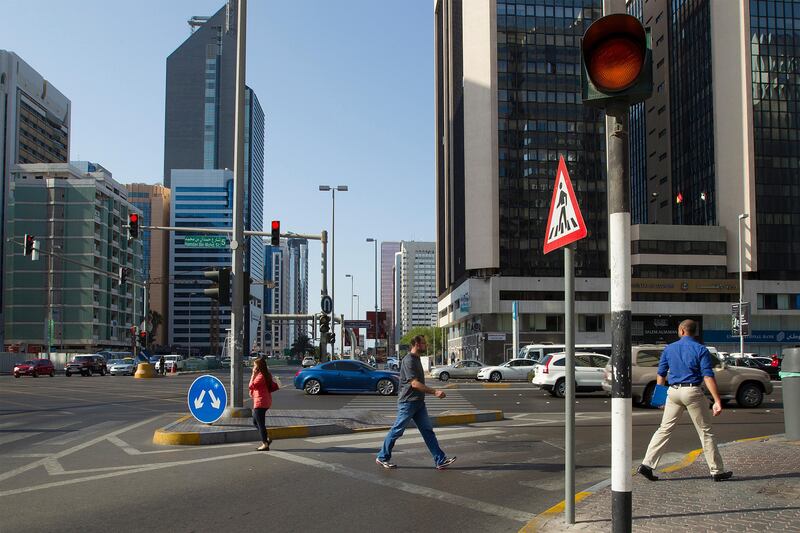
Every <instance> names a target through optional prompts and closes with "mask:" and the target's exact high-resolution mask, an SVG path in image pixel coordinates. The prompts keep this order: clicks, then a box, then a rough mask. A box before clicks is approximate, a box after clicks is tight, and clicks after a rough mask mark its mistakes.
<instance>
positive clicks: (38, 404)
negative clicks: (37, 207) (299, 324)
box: [0, 368, 783, 532]
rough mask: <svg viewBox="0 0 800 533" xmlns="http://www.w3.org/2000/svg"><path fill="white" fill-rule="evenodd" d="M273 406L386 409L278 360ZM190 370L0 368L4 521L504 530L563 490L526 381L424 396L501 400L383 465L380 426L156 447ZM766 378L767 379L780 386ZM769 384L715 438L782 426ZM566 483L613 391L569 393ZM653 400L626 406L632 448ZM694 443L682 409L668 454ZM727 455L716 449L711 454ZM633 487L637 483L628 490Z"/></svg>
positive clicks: (604, 431) (583, 482) (728, 415)
mask: <svg viewBox="0 0 800 533" xmlns="http://www.w3.org/2000/svg"><path fill="white" fill-rule="evenodd" d="M275 371H276V374H277V375H278V376H279V377H282V378H283V379H282V381H283V383H284V386H285V387H284V388H283V389H282V390H281V391H279V392H278V393H276V394H275V397H274V407H275V408H280V409H304V408H314V409H338V408H340V407H345V406H347V407H350V408H353V407H358V406H361V407H362V408H369V409H379V410H387V411H392V410H394V402H395V400H394V399H393V398H381V397H378V396H374V395H333V394H331V395H322V396H318V397H309V396H306V395H304V394H303V393H302V392H300V391H296V390H294V389H293V388H292V387H291V377H292V376H293V374H294V372H295V370H294V369H277V368H276V369H275ZM195 377H196V376H193V375H187V376H176V377H168V378H165V379H158V380H134V379H132V378H129V377H121V376H120V377H111V376H106V377H100V376H93V377H91V378H83V377H72V378H65V377H63V376H57V377H55V378H37V379H32V378H27V379H26V378H21V379H16V380H15V379H14V378H11V377H7V376H2V377H0V502H1V506H2V508H3V509H4V512H3V513H2V523H1V524H2V525H1V526H0V530H2V531H3V532H5V531H110V530H112V531H143V530H151V531H164V530H172V531H208V530H214V529H218V528H226V529H228V528H232V527H235V528H237V529H239V530H242V531H249V530H265V529H267V530H270V531H357V530H362V531H390V530H391V531H395V530H399V529H413V530H418V531H462V532H466V531H517V530H518V529H519V528H520V526H522V525H523V524H524V523H525V522H526V521H527V520H528V519H530V518H532V517H533V516H534V515H536V514H537V513H539V512H541V511H543V510H545V509H547V508H549V507H550V506H552V505H553V504H555V503H558V502H559V501H561V500H562V499H563V448H564V427H563V401H561V400H557V399H555V398H551V397H550V396H549V394H546V393H542V392H541V391H538V390H535V389H533V388H531V386H530V385H527V384H517V385H512V386H511V387H509V388H497V389H495V388H484V387H482V386H479V385H477V384H473V383H468V382H461V383H458V384H459V388H457V389H451V390H448V398H446V399H445V400H437V399H434V398H430V399H429V400H428V404H429V406H430V407H431V409H442V408H444V406H443V405H441V404H440V405H439V406H437V402H442V404H443V403H445V402H449V403H448V404H447V405H448V406H455V405H461V406H467V405H469V406H474V407H475V408H479V409H502V410H504V412H505V413H506V417H507V419H506V420H504V421H501V422H492V423H485V424H473V425H469V426H454V427H447V428H440V429H439V430H437V433H438V435H439V439H440V442H441V445H442V448H443V449H444V450H445V451H446V452H447V453H448V454H449V455H456V456H458V461H457V462H456V463H455V464H454V465H453V467H452V468H451V469H449V470H446V471H437V470H435V469H434V468H432V460H431V458H430V455H429V453H428V451H427V449H426V448H425V446H424V443H422V440H421V438H420V437H419V435H418V434H415V432H414V431H411V430H409V431H407V432H406V435H405V436H404V437H403V438H402V439H401V440H400V441H399V442H398V445H397V447H396V449H395V455H394V457H393V461H395V462H396V463H398V465H399V468H398V469H397V470H393V471H387V470H384V469H382V468H380V467H378V466H377V465H375V463H374V456H375V453H376V451H377V448H378V447H379V446H380V443H381V441H382V438H383V434H382V433H378V434H376V433H362V434H350V435H339V436H329V437H316V438H306V439H292V440H281V441H276V442H274V443H273V446H272V449H273V451H271V452H267V453H263V452H255V451H254V447H255V446H254V444H252V443H244V444H235V445H222V446H210V447H160V446H154V445H153V444H152V443H151V440H152V435H153V431H154V430H155V429H157V428H159V427H161V426H163V425H165V424H167V423H169V422H171V421H173V420H175V419H176V418H177V417H178V416H181V415H183V414H185V413H186V411H187V410H186V391H187V389H188V387H189V385H190V384H191V382H192V380H193V379H194V378H195ZM778 387H779V384H778ZM780 393H781V389H780V388H776V392H775V393H774V394H773V395H771V396H769V397H767V401H766V402H765V404H764V405H763V406H762V407H761V408H759V409H752V410H745V409H737V408H736V407H735V404H734V405H732V406H731V408H730V409H726V410H725V411H724V412H723V414H722V416H720V417H719V418H717V419H715V425H714V427H715V431H716V433H717V435H718V439H719V441H720V442H725V441H731V440H734V439H738V438H745V437H753V436H761V435H768V434H775V433H782V432H783V412H782V408H781V407H782V406H781V394H780ZM578 402H579V403H578V405H577V410H578V415H577V431H576V437H577V443H576V446H577V450H578V459H577V471H576V478H577V485H578V489H579V490H580V489H581V488H585V487H588V486H590V485H592V484H594V483H596V482H599V481H602V480H604V479H606V478H608V477H609V468H610V462H609V461H610V459H609V457H610V413H609V408H610V403H609V400H608V399H607V398H606V397H604V396H603V395H601V394H589V395H579V398H578ZM660 415H661V412H660V411H657V410H650V409H639V408H635V409H634V417H633V420H634V432H633V445H634V451H633V456H634V460H636V459H638V458H641V457H642V456H643V455H644V450H645V448H646V446H647V443H648V441H649V439H650V436H651V435H652V433H653V431H654V430H655V428H656V427H657V425H658V422H659V420H660ZM697 447H699V442H698V439H697V435H696V433H695V431H694V428H693V427H692V425H691V422H690V421H689V419H688V416H685V418H684V420H683V421H682V424H681V425H680V426H679V428H678V430H677V431H676V433H675V435H674V437H673V440H672V442H671V443H670V445H669V447H668V450H669V452H672V453H675V454H680V453H685V452H686V451H689V450H691V449H695V448H697ZM723 456H724V453H723ZM634 497H635V495H634Z"/></svg>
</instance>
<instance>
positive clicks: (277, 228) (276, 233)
mask: <svg viewBox="0 0 800 533" xmlns="http://www.w3.org/2000/svg"><path fill="white" fill-rule="evenodd" d="M270 237H271V238H270V244H271V245H272V246H280V245H281V221H280V220H273V221H272V235H271V236H270Z"/></svg>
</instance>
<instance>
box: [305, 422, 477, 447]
mask: <svg viewBox="0 0 800 533" xmlns="http://www.w3.org/2000/svg"><path fill="white" fill-rule="evenodd" d="M464 429H465V428H464V426H456V427H447V428H436V430H435V431H436V433H444V432H447V431H464ZM380 433H381V432H379V431H369V432H366V433H348V434H347V435H334V436H332V437H308V438H306V440H307V441H308V442H313V443H314V444H324V443H327V442H342V441H350V440H363V439H373V438H375V435H380ZM405 434H406V435H409V434H411V435H419V434H420V432H419V430H418V429H413V428H408V429H407V430H406V432H405Z"/></svg>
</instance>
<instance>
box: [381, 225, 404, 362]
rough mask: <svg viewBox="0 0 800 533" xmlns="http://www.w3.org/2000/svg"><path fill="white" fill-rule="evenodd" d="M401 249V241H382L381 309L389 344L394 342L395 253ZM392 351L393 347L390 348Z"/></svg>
mask: <svg viewBox="0 0 800 533" xmlns="http://www.w3.org/2000/svg"><path fill="white" fill-rule="evenodd" d="M399 251H400V243H399V242H392V241H384V242H382V243H381V308H380V310H381V311H384V312H385V313H386V323H385V327H386V330H387V332H386V333H387V335H386V338H387V339H390V340H389V345H392V344H394V340H391V339H393V338H394V305H393V303H394V278H393V269H394V254H396V253H397V252H399ZM390 351H391V348H390Z"/></svg>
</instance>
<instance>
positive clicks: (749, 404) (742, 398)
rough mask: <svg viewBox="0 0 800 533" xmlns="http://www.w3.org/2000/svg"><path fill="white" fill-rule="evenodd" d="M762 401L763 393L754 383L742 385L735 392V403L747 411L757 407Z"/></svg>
mask: <svg viewBox="0 0 800 533" xmlns="http://www.w3.org/2000/svg"><path fill="white" fill-rule="evenodd" d="M762 401H764V393H763V392H762V391H761V387H759V386H758V385H756V384H755V383H744V384H742V386H741V387H739V390H738V391H737V392H736V402H737V403H738V404H739V405H740V406H742V407H746V408H748V409H751V408H753V407H758V406H759V405H761V402H762Z"/></svg>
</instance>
